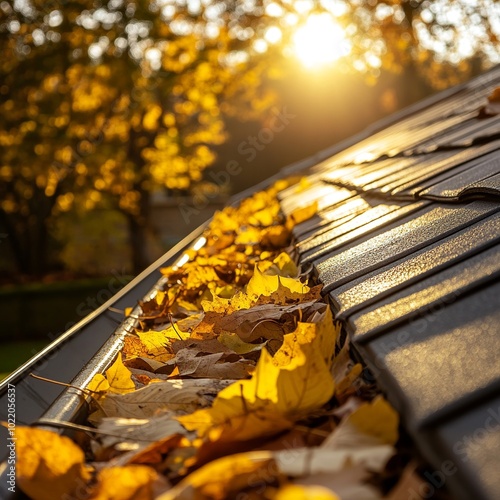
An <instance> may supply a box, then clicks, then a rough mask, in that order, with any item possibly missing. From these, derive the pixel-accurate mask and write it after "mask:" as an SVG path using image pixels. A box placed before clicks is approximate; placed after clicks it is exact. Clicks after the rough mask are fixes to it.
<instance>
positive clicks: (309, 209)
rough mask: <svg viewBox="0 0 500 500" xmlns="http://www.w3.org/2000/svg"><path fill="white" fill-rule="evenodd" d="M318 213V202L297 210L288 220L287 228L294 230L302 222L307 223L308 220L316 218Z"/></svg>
mask: <svg viewBox="0 0 500 500" xmlns="http://www.w3.org/2000/svg"><path fill="white" fill-rule="evenodd" d="M317 212H318V202H317V201H315V202H314V203H311V205H307V206H306V207H300V208H296V209H295V210H294V211H293V212H292V213H291V214H290V215H289V216H288V219H287V227H289V228H292V227H293V226H296V225H297V224H300V223H301V222H305V221H306V220H308V219H310V218H311V217H314V216H315V215H316V214H317Z"/></svg>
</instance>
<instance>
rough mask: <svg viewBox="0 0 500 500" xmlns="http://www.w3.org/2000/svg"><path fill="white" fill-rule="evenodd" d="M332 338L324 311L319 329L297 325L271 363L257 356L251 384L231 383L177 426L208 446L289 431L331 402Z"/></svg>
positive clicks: (329, 318) (328, 316)
mask: <svg viewBox="0 0 500 500" xmlns="http://www.w3.org/2000/svg"><path fill="white" fill-rule="evenodd" d="M336 338H337V331H336V330H335V328H334V327H333V323H332V316H331V313H330V311H329V309H327V312H326V313H325V315H324V316H323V318H322V319H321V321H320V322H319V323H299V324H298V326H297V329H296V330H295V331H294V332H293V333H290V334H287V335H285V336H284V341H283V345H282V347H281V348H280V349H279V350H278V351H277V352H276V354H275V356H274V358H273V357H272V356H271V355H270V354H269V353H268V352H267V350H263V351H262V354H261V357H260V359H259V361H258V363H257V366H256V368H255V372H254V374H253V375H252V378H251V379H250V380H243V381H240V382H235V383H234V384H232V385H230V386H229V387H227V388H226V389H223V390H222V391H221V392H220V393H219V394H218V396H217V398H216V399H215V401H214V403H213V405H212V407H211V408H208V409H202V410H198V411H197V412H195V413H193V414H191V415H186V416H183V417H179V418H178V419H179V421H180V422H181V424H182V425H183V426H184V427H185V428H186V429H188V430H191V431H196V432H197V433H198V435H199V436H200V437H206V438H208V439H210V440H211V441H217V440H220V441H232V440H235V441H243V440H248V439H252V438H255V437H259V436H266V435H270V434H275V433H278V432H280V431H282V430H284V429H287V428H289V427H291V426H292V423H293V421H294V420H296V419H298V418H300V417H301V416H302V415H304V414H305V413H307V412H310V411H313V410H314V409H318V408H320V407H321V406H322V405H323V404H325V403H326V402H327V401H328V400H329V399H330V398H331V397H332V395H333V392H334V382H333V378H332V376H331V373H330V364H331V360H332V357H333V353H334V349H335V342H336Z"/></svg>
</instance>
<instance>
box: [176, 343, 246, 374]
mask: <svg viewBox="0 0 500 500" xmlns="http://www.w3.org/2000/svg"><path fill="white" fill-rule="evenodd" d="M223 354H224V353H222V352H221V353H218V354H207V355H205V356H197V355H196V353H194V352H193V351H191V350H190V349H181V350H180V351H179V352H178V353H177V355H176V356H175V362H176V364H177V368H178V369H179V376H180V377H196V378H214V379H222V380H223V379H226V380H227V379H229V380H238V379H242V378H247V377H248V376H249V373H250V372H251V371H252V369H253V366H254V365H253V364H249V363H248V362H245V361H233V362H229V363H218V361H219V360H220V359H221V357H222V356H223Z"/></svg>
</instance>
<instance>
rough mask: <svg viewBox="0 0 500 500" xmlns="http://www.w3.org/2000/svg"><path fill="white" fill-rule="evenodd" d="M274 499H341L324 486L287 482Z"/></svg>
mask: <svg viewBox="0 0 500 500" xmlns="http://www.w3.org/2000/svg"><path fill="white" fill-rule="evenodd" d="M272 498H273V500H289V499H291V498H293V500H341V499H340V497H338V496H337V495H335V493H333V492H332V491H330V490H329V489H327V488H323V487H322V486H302V485H298V484H287V485H286V486H283V487H282V488H280V489H279V490H278V491H277V492H276V494H275V495H274V496H273V497H272Z"/></svg>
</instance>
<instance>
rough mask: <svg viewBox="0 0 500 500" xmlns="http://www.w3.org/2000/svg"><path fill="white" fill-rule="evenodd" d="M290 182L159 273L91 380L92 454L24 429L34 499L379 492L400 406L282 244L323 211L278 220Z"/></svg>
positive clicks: (216, 227)
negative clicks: (356, 357) (383, 390)
mask: <svg viewBox="0 0 500 500" xmlns="http://www.w3.org/2000/svg"><path fill="white" fill-rule="evenodd" d="M288 184H289V181H286V182H285V181H282V182H279V183H278V184H276V185H274V186H272V187H271V188H269V189H268V190H267V191H264V192H259V193H256V194H255V195H254V196H252V197H251V198H248V199H246V200H244V201H243V202H242V203H241V205H240V206H239V207H228V208H227V209H225V210H224V211H222V212H220V213H218V214H217V215H216V216H215V218H214V221H213V222H212V224H211V226H210V227H209V228H208V230H207V231H206V232H205V234H204V236H203V239H202V240H200V242H199V243H198V244H195V247H196V248H194V249H191V250H187V251H186V253H185V255H184V256H183V257H181V260H180V262H179V263H178V264H177V265H174V266H173V267H169V268H166V269H163V275H164V280H163V281H162V282H161V283H162V285H163V286H162V289H161V290H158V291H157V292H156V294H155V295H154V296H152V297H151V298H150V299H149V300H147V301H145V302H141V303H140V307H139V308H136V310H135V312H134V313H132V314H135V313H136V312H137V311H139V314H138V316H137V318H136V319H137V321H136V329H135V331H134V332H133V333H128V334H127V335H125V337H124V343H123V348H122V350H121V352H120V353H119V354H118V356H117V358H116V359H115V360H114V362H113V363H112V365H111V366H110V367H109V368H108V369H107V370H106V372H105V373H104V374H97V375H95V376H94V378H93V379H92V380H91V381H90V383H89V384H88V386H87V387H86V388H85V390H84V392H85V395H86V397H87V398H89V400H90V402H91V407H92V411H91V413H90V415H89V417H88V418H89V424H92V425H93V426H94V427H84V428H82V429H84V430H86V431H87V433H88V434H90V435H91V436H92V438H91V439H87V440H83V441H81V440H80V443H81V445H82V446H83V447H84V449H85V452H86V453H85V454H84V452H83V451H82V449H81V448H80V447H79V446H77V445H76V444H75V443H74V442H73V441H71V440H70V439H69V438H67V437H64V436H59V435H57V434H55V433H53V432H50V431H47V430H42V429H36V428H24V427H21V428H19V429H18V431H17V432H18V433H17V435H16V437H17V439H18V441H17V442H18V457H19V461H18V464H17V475H18V484H19V486H20V487H21V488H22V489H23V491H24V492H26V493H27V494H28V495H29V496H30V497H31V498H32V499H33V500H49V499H50V500H57V499H59V498H61V499H62V498H69V497H72V496H79V497H80V498H85V499H89V500H90V499H94V500H95V499H114V500H137V499H140V500H149V499H153V498H157V499H161V500H174V499H177V500H180V499H226V498H240V495H246V496H245V497H244V498H266V499H273V500H280V499H284V498H304V499H306V498H307V499H309V498H311V499H312V498H314V499H325V500H334V499H337V498H346V499H348V498H351V499H359V498H382V494H383V492H382V491H381V490H380V489H378V488H377V487H375V486H374V484H375V483H372V484H370V483H369V482H368V480H369V479H370V478H372V477H373V475H374V474H375V475H376V474H380V473H381V472H382V471H383V470H384V467H385V464H386V462H387V461H388V460H389V458H390V457H391V456H392V455H393V454H394V453H395V449H394V445H395V443H396V441H397V439H398V430H397V429H398V415H397V413H396V412H395V411H394V410H393V409H392V408H391V406H390V405H389V404H388V403H387V402H386V401H385V400H384V399H383V397H382V396H381V395H379V394H377V393H376V391H375V390H374V388H373V387H372V386H370V385H369V384H367V383H366V382H365V381H364V380H363V378H362V377H361V371H362V370H361V366H360V365H359V364H356V363H354V362H353V361H352V360H351V358H350V356H349V345H348V342H347V341H346V339H345V338H344V336H343V335H341V334H340V326H339V325H337V324H335V323H334V321H333V319H332V315H331V312H330V309H329V307H328V305H327V304H326V303H324V302H323V300H322V299H321V293H320V292H321V290H320V287H317V286H313V285H312V284H311V283H309V277H308V275H307V274H303V273H302V272H301V270H300V268H298V267H297V265H296V264H295V263H294V261H293V260H292V259H291V258H290V256H289V253H288V252H284V251H283V250H284V249H285V248H286V246H287V245H288V244H289V242H290V231H291V229H292V227H293V225H294V224H295V223H299V222H301V221H303V220H306V219H308V218H310V217H311V216H313V215H314V214H315V211H316V208H315V205H312V206H308V207H304V208H301V209H299V210H298V211H296V212H294V213H293V214H292V215H291V216H289V217H288V218H284V217H283V216H282V215H281V213H280V211H279V204H278V201H277V196H278V192H279V190H280V189H282V188H284V187H286V186H287V185H288ZM296 189H301V187H300V184H298V185H297V187H296ZM181 264H182V265H181ZM86 457H87V460H86V459H85V458H86ZM89 458H90V460H89ZM65 495H67V496H65Z"/></svg>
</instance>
